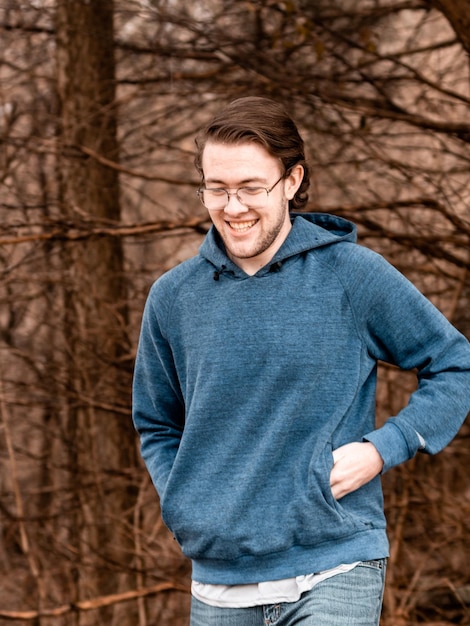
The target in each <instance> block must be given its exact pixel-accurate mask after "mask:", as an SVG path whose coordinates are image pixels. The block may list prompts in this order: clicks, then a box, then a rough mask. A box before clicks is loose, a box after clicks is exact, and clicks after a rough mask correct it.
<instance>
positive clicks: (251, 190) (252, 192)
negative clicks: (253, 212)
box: [240, 187, 264, 196]
mask: <svg viewBox="0 0 470 626" xmlns="http://www.w3.org/2000/svg"><path fill="white" fill-rule="evenodd" d="M240 191H241V192H242V193H243V194H245V195H247V196H257V195H258V194H260V193H263V191H264V188H263V187H242V189H240Z"/></svg>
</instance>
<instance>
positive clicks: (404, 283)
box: [350, 250, 470, 471]
mask: <svg viewBox="0 0 470 626" xmlns="http://www.w3.org/2000/svg"><path fill="white" fill-rule="evenodd" d="M366 266H367V269H366V270H364V266H362V267H363V269H362V271H359V272H356V273H355V278H354V279H353V280H352V291H351V290H350V294H351V295H350V298H351V301H352V302H354V305H353V306H354V308H355V311H356V316H357V318H358V324H359V325H360V327H361V328H362V332H363V333H364V336H365V341H366V343H367V348H368V351H369V354H370V355H371V356H372V357H373V358H375V359H377V360H383V361H386V362H388V363H392V364H394V365H397V366H398V367H400V368H401V369H404V370H413V369H415V370H416V373H417V382H418V385H417V389H416V391H415V392H414V393H412V394H411V397H410V400H409V402H408V404H407V406H406V407H404V408H403V409H402V410H401V411H400V412H399V413H398V414H397V415H395V416H391V417H390V418H389V419H388V420H387V421H386V423H385V424H384V425H383V426H382V427H381V428H378V429H376V430H374V431H372V432H370V433H368V434H366V435H365V436H364V439H365V440H366V441H370V442H371V443H373V444H374V445H375V447H376V448H377V450H378V452H379V453H380V455H381V456H382V459H383V460H384V470H383V471H386V470H388V469H389V468H391V467H393V466H395V465H398V464H399V463H402V462H403V461H406V460H408V459H410V458H412V457H413V456H414V455H415V454H416V452H417V451H418V450H421V451H423V452H427V453H429V454H435V453H437V452H439V451H440V450H442V449H443V448H444V447H445V446H446V445H447V444H448V443H449V442H450V441H451V440H452V439H453V438H454V437H455V435H456V434H457V432H458V430H459V429H460V427H461V425H462V423H463V422H464V420H465V418H466V417H467V415H468V412H469V410H470V344H469V342H468V340H467V339H466V338H465V337H464V336H463V335H462V334H461V333H459V332H458V331H457V329H456V328H454V327H453V326H452V324H451V323H450V322H449V321H448V320H447V319H446V318H445V317H444V315H442V313H441V312H440V311H439V310H438V309H437V308H436V307H435V306H434V305H433V304H432V303H431V302H430V301H429V300H428V299H427V298H425V297H424V296H423V294H421V293H420V292H419V291H418V289H416V287H414V285H413V284H412V283H411V282H410V281H408V280H407V279H406V278H405V277H404V276H403V275H402V274H401V273H400V272H398V271H397V270H396V269H395V268H394V267H393V266H391V265H390V264H389V263H388V262H387V261H386V260H385V259H383V258H382V257H381V256H380V255H376V254H375V253H373V252H371V251H369V250H368V251H367V253H366ZM359 318H361V319H359Z"/></svg>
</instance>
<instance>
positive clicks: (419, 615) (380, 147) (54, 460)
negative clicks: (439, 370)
mask: <svg viewBox="0 0 470 626" xmlns="http://www.w3.org/2000/svg"><path fill="white" fill-rule="evenodd" d="M188 4H189V3H186V2H184V1H183V0H181V1H180V0H174V1H172V2H169V1H168V0H131V1H128V2H121V1H120V0H115V1H114V2H112V0H105V1H104V2H94V1H92V2H88V3H82V2H71V0H57V1H53V0H42V1H41V0H29V1H25V2H22V3H16V2H11V1H10V0H1V1H0V33H1V38H2V46H0V215H1V219H0V298H1V302H2V306H1V308H0V350H1V353H0V409H1V429H0V496H1V497H0V555H1V559H0V624H5V625H6V624H10V623H11V622H12V621H14V622H18V621H19V622H21V623H24V624H31V623H35V624H38V625H40V626H56V625H57V626H60V625H62V624H67V626H69V625H77V626H78V625H79V626H88V625H94V624H103V623H106V624H109V625H110V626H112V625H113V624H119V626H126V625H127V624H128V625H129V626H130V625H132V626H136V625H138V626H150V625H154V624H159V626H160V625H161V626H164V625H167V624H168V625H171V626H179V625H183V624H186V623H187V616H188V606H189V595H188V588H189V565H188V563H187V562H186V561H185V560H184V559H183V558H182V556H181V554H180V552H179V550H178V548H177V546H176V545H175V543H174V541H173V540H172V539H171V537H170V536H169V533H168V532H167V531H166V529H165V528H164V526H163V524H162V522H161V519H160V516H159V508H158V500H157V497H156V495H155V492H154V489H153V487H152V485H151V484H150V481H149V479H148V476H147V474H146V471H145V469H144V468H143V467H142V464H141V462H140V459H139V455H138V448H137V442H136V438H135V435H134V433H133V430H132V428H131V421H130V383H131V377H132V364H133V358H134V354H135V345H136V341H137V336H138V330H139V323H140V315H141V312H142V307H143V303H144V299H145V296H146V294H147V291H148V289H149V286H150V284H151V283H152V282H153V280H155V278H157V277H158V276H159V275H160V274H161V273H162V272H163V271H165V270H166V269H168V268H170V267H171V266H173V265H175V264H176V263H178V262H180V261H181V260H183V259H185V258H187V257H189V256H191V255H192V254H194V253H195V252H196V250H197V247H198V245H199V243H200V242H201V240H202V237H203V236H204V233H205V232H206V230H207V228H208V219H207V215H206V213H205V210H204V208H203V207H202V205H200V204H199V203H198V200H197V197H196V194H195V190H196V188H197V186H198V183H199V181H198V179H197V176H196V172H195V170H194V168H193V165H192V160H193V145H194V144H193V137H194V134H195V132H196V131H197V129H198V128H199V127H200V126H201V125H202V124H203V123H204V122H205V121H206V120H207V119H208V118H209V116H211V115H212V113H213V112H214V111H215V110H217V109H218V108H219V107H220V106H221V105H222V104H223V103H225V102H228V101H230V100H232V99H233V98H236V97H239V96H243V95H248V94H258V95H266V96H268V97H273V98H276V99H278V100H280V101H282V102H283V103H284V104H285V105H286V107H288V108H289V110H290V111H291V112H292V115H293V116H294V118H295V119H296V120H297V121H298V122H299V126H300V127H301V129H302V131H303V134H304V136H305V137H306V140H307V147H308V157H309V162H310V167H311V170H312V189H311V194H310V200H309V206H308V210H311V211H312V210H313V211H331V212H334V213H336V214H339V215H342V216H344V217H347V218H349V219H351V220H353V221H354V222H355V223H357V224H358V226H359V230H360V238H361V242H362V243H364V244H365V245H368V246H370V247H372V248H373V249H376V250H378V251H379V252H381V253H383V254H384V255H385V256H386V257H387V258H388V259H389V260H391V261H392V262H393V263H394V264H395V265H396V266H397V267H398V268H399V269H400V270H401V271H403V272H404V273H405V274H406V275H407V276H408V277H409V278H410V279H411V280H412V281H413V282H414V283H415V284H416V285H417V286H418V287H419V288H420V289H421V290H422V291H423V292H424V293H426V295H427V296H428V297H429V298H431V299H432V300H433V302H434V303H435V304H436V305H437V306H438V307H439V308H441V310H442V311H443V312H444V313H445V314H446V315H447V316H448V317H449V319H451V320H452V321H453V322H454V323H455V324H456V325H457V326H458V327H459V328H460V329H461V330H462V332H464V333H466V334H467V336H470V319H469V314H468V308H469V299H470V279H469V269H470V251H469V250H470V246H469V242H470V216H469V210H468V207H469V197H470V189H469V186H470V176H469V170H470V159H469V150H468V144H469V142H470V122H469V120H470V117H469V104H470V84H469V69H470V68H469V62H468V55H469V53H470V42H469V32H470V30H469V23H468V20H469V17H468V16H469V15H470V2H469V0H404V1H398V0H375V1H371V0H360V1H359V2H357V1H355V0H337V1H336V2H331V1H330V0H328V2H326V1H323V0H321V1H317V2H315V3H311V2H303V1H302V0H286V1H276V0H252V1H246V2H243V3H240V2H236V1H235V0H208V1H207V2H203V3H192V4H190V6H188ZM195 332H197V329H195ZM412 389H413V379H412V377H411V378H410V376H409V375H408V374H405V373H400V372H397V371H395V370H394V369H393V368H389V367H383V368H382V371H381V379H380V388H379V402H378V418H379V420H383V419H385V418H386V417H387V416H388V415H389V414H392V413H395V412H396V411H397V410H399V408H400V406H401V405H402V404H403V403H404V402H406V399H407V397H408V395H409V393H410V392H411V391H412ZM468 437H469V430H468V426H467V425H466V426H464V428H463V429H462V432H461V434H460V435H459V437H458V438H457V439H456V440H455V441H454V442H453V444H452V445H451V446H450V447H449V448H448V449H447V450H446V451H444V452H443V453H442V454H440V455H438V456H437V457H436V458H428V457H424V456H421V455H420V456H419V457H418V458H416V459H415V460H413V461H412V462H410V463H408V464H406V465H405V466H403V467H400V468H397V469H395V470H393V471H391V472H390V473H389V474H387V475H385V477H384V486H385V493H386V506H387V515H388V519H389V530H390V539H391V547H392V552H391V559H390V566H389V572H388V587H387V592H386V598H385V607H384V615H383V620H382V621H383V624H384V625H385V626H405V625H410V626H411V625H414V624H418V623H419V624H441V625H442V624H470V613H469V595H470V593H469V589H470V565H469V564H470V559H469V548H468V536H469V522H468V520H469V519H470V493H469V490H468V484H467V483H468V481H467V479H466V468H467V467H468V462H469V446H468Z"/></svg>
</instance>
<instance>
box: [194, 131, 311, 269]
mask: <svg viewBox="0 0 470 626" xmlns="http://www.w3.org/2000/svg"><path fill="white" fill-rule="evenodd" d="M202 169H203V172H204V182H205V187H206V188H224V189H228V190H229V191H230V192H232V193H233V195H231V196H230V200H229V202H228V204H227V206H226V207H225V208H224V209H221V210H209V215H210V217H211V220H212V222H213V224H214V226H215V227H216V229H217V231H218V232H219V234H220V236H221V238H222V240H223V242H224V244H225V248H226V251H227V255H228V256H229V258H230V259H232V261H233V262H234V263H236V264H237V265H238V266H239V267H241V268H242V269H243V270H244V271H245V272H246V273H247V274H255V273H256V272H257V271H258V270H259V269H261V267H263V266H264V265H266V264H267V263H269V261H270V260H271V259H272V258H273V256H274V254H275V253H276V252H277V250H278V249H279V248H280V247H281V245H282V243H283V241H284V240H285V238H286V237H287V235H288V233H289V230H290V228H291V223H290V218H289V207H288V201H289V199H291V198H293V197H294V195H295V192H296V191H297V188H298V186H299V185H300V182H301V179H302V175H303V169H302V167H301V166H297V168H294V170H295V172H294V173H293V174H290V175H289V176H287V177H286V178H285V179H282V180H281V181H280V182H279V183H278V184H277V185H276V186H275V187H274V189H272V191H271V192H270V193H269V196H268V197H267V198H266V204H265V206H263V208H257V209H253V208H250V206H245V205H244V204H241V203H240V202H239V201H238V198H237V197H236V195H235V194H234V192H235V190H236V189H238V188H240V187H265V188H267V189H269V188H271V187H272V186H273V185H274V183H275V182H276V181H277V180H279V178H280V177H281V176H282V175H283V169H282V165H281V163H280V161H279V160H277V159H276V158H274V157H273V156H271V155H270V154H269V153H268V152H267V151H266V150H265V149H264V148H263V147H262V146H260V145H258V144H255V143H242V144H236V145H233V144H223V143H215V142H208V143H207V144H206V146H205V148H204V152H203V155H202ZM299 169H300V171H299Z"/></svg>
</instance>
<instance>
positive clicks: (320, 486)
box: [297, 442, 370, 545]
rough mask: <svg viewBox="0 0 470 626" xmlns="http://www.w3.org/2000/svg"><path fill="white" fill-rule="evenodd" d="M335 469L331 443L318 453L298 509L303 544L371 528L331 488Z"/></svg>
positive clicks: (300, 535)
mask: <svg viewBox="0 0 470 626" xmlns="http://www.w3.org/2000/svg"><path fill="white" fill-rule="evenodd" d="M332 468H333V447H332V445H331V442H327V444H326V445H325V446H324V447H323V449H322V450H321V452H319V453H318V454H317V455H315V456H314V457H313V458H312V460H311V462H310V467H309V472H308V479H307V489H306V495H305V497H302V498H301V508H300V510H298V519H299V525H298V537H297V540H298V541H299V542H300V543H301V544H302V545H314V544H320V543H324V542H328V541H334V540H337V539H340V538H342V537H346V536H347V535H350V534H353V533H356V532H358V531H361V530H367V529H368V528H370V524H368V523H367V522H363V521H361V519H359V518H358V517H357V516H356V515H351V514H350V513H349V512H348V511H347V509H346V508H345V507H344V506H342V504H341V503H339V502H338V501H337V500H336V499H335V497H334V496H333V493H332V491H331V485H330V475H331V470H332Z"/></svg>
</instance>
